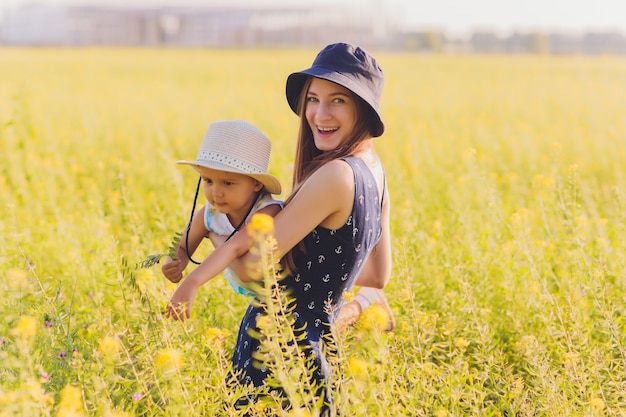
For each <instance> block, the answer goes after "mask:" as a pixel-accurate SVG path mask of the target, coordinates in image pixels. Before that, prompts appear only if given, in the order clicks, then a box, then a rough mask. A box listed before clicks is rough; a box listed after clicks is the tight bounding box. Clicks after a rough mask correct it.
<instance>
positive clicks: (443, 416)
mask: <svg viewBox="0 0 626 417" xmlns="http://www.w3.org/2000/svg"><path fill="white" fill-rule="evenodd" d="M447 416H448V411H447V410H446V409H444V408H440V409H439V410H437V411H435V417H447Z"/></svg>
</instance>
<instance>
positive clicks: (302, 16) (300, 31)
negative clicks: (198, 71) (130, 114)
mask: <svg viewBox="0 0 626 417" xmlns="http://www.w3.org/2000/svg"><path fill="white" fill-rule="evenodd" d="M338 41H345V42H350V43H354V44H357V45H360V46H362V47H364V48H366V49H386V50H407V51H414V52H419V53H484V54H500V53H521V54H547V53H551V54H559V55H564V54H589V55H600V54H612V55H626V37H625V36H624V34H621V33H614V32H607V33H587V34H579V35H572V34H567V35H566V34H553V33H539V32H532V33H518V32H515V33H513V34H511V35H508V36H502V35H500V34H497V33H494V32H491V31H476V32H474V33H473V34H471V35H470V36H469V37H468V38H466V39H454V38H451V37H449V36H446V34H445V33H443V32H442V31H437V30H417V29H415V30H412V29H411V30H409V29H400V28H399V25H397V24H395V23H394V20H393V17H392V16H390V15H388V14H387V13H386V12H385V9H384V7H383V2H382V0H364V1H363V2H362V3H361V4H359V5H358V6H356V5H355V6H340V5H335V6H333V11H332V13H329V12H328V10H327V8H326V7H322V6H316V5H315V4H314V3H313V5H311V6H307V7H295V6H293V7H281V8H278V7H276V8H260V7H259V8H236V7H210V6H206V7H155V8H149V7H143V8H139V7H108V6H79V5H71V6H70V5H34V4H33V5H25V6H22V7H19V8H6V7H5V9H4V15H3V19H2V21H1V22H0V44H4V45H24V46H33V45H34V46H69V47H79V46H100V45H102V46H174V47H206V48H253V47H293V46H313V47H316V48H317V47H319V46H320V45H325V44H328V43H332V42H338Z"/></svg>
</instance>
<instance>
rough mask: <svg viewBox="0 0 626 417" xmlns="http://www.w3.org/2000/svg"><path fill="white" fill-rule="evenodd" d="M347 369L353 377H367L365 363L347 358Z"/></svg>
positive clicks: (361, 360)
mask: <svg viewBox="0 0 626 417" xmlns="http://www.w3.org/2000/svg"><path fill="white" fill-rule="evenodd" d="M348 369H349V370H350V373H351V374H352V375H353V376H355V377H365V376H366V375H367V362H365V361H364V360H363V359H359V358H348Z"/></svg>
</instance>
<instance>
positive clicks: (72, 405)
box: [58, 384, 83, 416]
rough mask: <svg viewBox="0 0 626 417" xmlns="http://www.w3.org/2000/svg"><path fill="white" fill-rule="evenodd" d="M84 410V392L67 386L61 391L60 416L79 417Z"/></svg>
mask: <svg viewBox="0 0 626 417" xmlns="http://www.w3.org/2000/svg"><path fill="white" fill-rule="evenodd" d="M82 409H83V393H82V391H81V390H80V389H79V388H77V387H75V386H73V385H69V384H68V385H66V386H65V388H63V389H62V390H61V400H60V401H59V414H58V415H59V416H61V415H63V416H70V415H79V414H78V413H77V412H80V411H81V410H82Z"/></svg>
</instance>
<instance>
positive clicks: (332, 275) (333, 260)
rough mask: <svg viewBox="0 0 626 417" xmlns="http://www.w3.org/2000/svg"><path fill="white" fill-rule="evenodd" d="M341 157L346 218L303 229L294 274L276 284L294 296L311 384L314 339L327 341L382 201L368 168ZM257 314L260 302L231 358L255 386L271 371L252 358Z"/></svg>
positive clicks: (320, 370)
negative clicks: (346, 178)
mask: <svg viewBox="0 0 626 417" xmlns="http://www.w3.org/2000/svg"><path fill="white" fill-rule="evenodd" d="M344 161H345V162H347V163H348V164H349V165H350V166H351V167H352V170H353V172H354V180H355V194H354V203H353V207H352V213H351V215H350V217H349V218H348V220H347V221H346V223H345V224H344V225H343V226H342V227H341V228H339V229H336V230H330V229H326V228H323V227H321V226H318V227H316V228H315V229H314V230H313V231H312V232H311V233H309V234H308V235H307V236H306V237H305V238H304V239H303V243H304V246H305V248H306V249H305V251H304V253H299V254H298V255H297V256H295V257H294V263H295V265H296V268H297V272H296V273H294V274H292V275H289V276H286V277H285V278H283V279H282V280H281V281H280V282H279V285H281V287H282V288H283V289H284V290H285V291H288V293H289V295H290V297H291V298H293V300H294V305H293V307H294V312H293V315H294V318H295V325H294V330H295V331H296V333H297V334H299V335H301V336H303V338H304V342H303V344H304V345H305V349H303V351H305V352H312V353H313V354H312V358H313V362H314V363H315V372H314V379H315V380H316V381H317V382H323V380H324V378H325V373H324V369H325V367H326V365H325V363H326V361H325V359H324V357H323V354H322V352H321V349H320V340H323V339H327V338H331V339H332V332H331V327H330V326H331V324H332V323H333V321H334V318H335V315H336V313H337V312H338V310H339V307H340V305H341V302H342V294H343V292H344V291H348V290H350V289H351V288H352V286H353V285H354V282H355V280H356V278H357V276H358V274H359V272H360V270H361V269H362V267H363V263H364V262H365V260H366V258H367V256H368V254H369V253H370V251H371V250H372V248H373V247H374V245H376V243H377V242H378V240H379V239H380V236H381V233H382V227H381V211H382V210H381V209H382V201H381V198H380V197H379V195H378V188H377V186H376V181H375V180H374V177H373V175H372V173H371V171H370V170H369V169H368V167H367V166H366V165H365V163H364V162H363V161H362V160H361V159H360V158H358V157H356V156H352V157H348V158H345V159H344ZM329 198H330V197H329ZM257 301H258V300H257ZM262 313H263V306H262V305H258V304H257V303H252V304H251V305H250V306H249V307H248V310H247V311H246V313H245V315H244V317H243V320H242V322H241V326H240V328H239V334H238V336H237V344H236V346H235V349H234V353H233V358H232V361H233V371H235V373H237V375H238V380H239V382H240V383H242V384H244V385H247V384H250V383H252V384H253V385H254V386H261V385H262V384H263V381H264V380H265V378H266V377H267V375H268V372H271V370H268V369H267V368H265V367H263V366H262V364H259V363H258V361H257V359H253V352H255V351H256V350H259V349H260V345H259V341H258V340H257V339H255V338H254V337H253V336H251V335H250V331H251V330H253V331H256V332H258V329H257V328H256V319H257V317H258V316H259V315H260V314H262ZM255 362H257V363H255ZM255 365H256V366H255Z"/></svg>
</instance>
